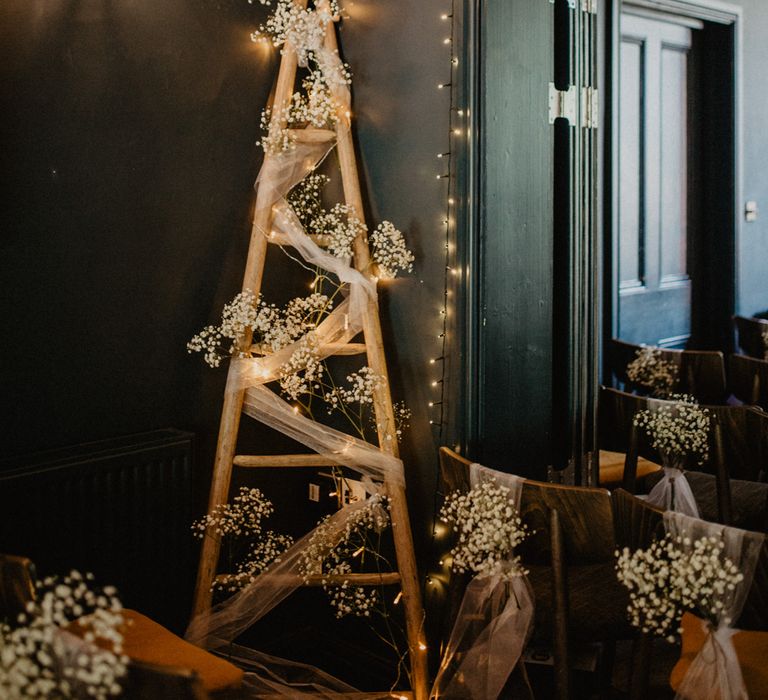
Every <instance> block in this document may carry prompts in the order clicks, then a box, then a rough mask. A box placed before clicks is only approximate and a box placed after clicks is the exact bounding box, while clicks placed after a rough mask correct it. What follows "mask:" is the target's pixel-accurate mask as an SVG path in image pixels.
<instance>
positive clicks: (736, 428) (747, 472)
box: [705, 406, 768, 481]
mask: <svg viewBox="0 0 768 700" xmlns="http://www.w3.org/2000/svg"><path fill="white" fill-rule="evenodd" d="M707 408H708V409H709V411H710V413H711V415H712V424H713V431H714V436H713V441H712V446H713V454H711V455H710V463H711V465H712V466H711V467H710V468H707V469H705V471H712V472H715V471H716V468H717V466H718V461H720V462H722V465H723V466H724V468H725V471H726V473H727V475H728V477H729V478H731V479H745V480H747V481H761V480H762V479H763V478H764V476H765V474H768V414H766V413H764V412H763V411H761V410H759V409H756V408H753V407H751V406H707ZM718 433H719V434H718Z"/></svg>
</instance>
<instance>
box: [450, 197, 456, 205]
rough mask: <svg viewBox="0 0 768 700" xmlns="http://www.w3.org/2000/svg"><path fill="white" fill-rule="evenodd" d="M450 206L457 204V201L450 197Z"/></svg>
mask: <svg viewBox="0 0 768 700" xmlns="http://www.w3.org/2000/svg"><path fill="white" fill-rule="evenodd" d="M448 204H456V200H455V199H454V198H453V197H448Z"/></svg>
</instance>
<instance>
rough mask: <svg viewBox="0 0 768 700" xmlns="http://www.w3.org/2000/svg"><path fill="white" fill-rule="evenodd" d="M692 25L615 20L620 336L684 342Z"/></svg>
mask: <svg viewBox="0 0 768 700" xmlns="http://www.w3.org/2000/svg"><path fill="white" fill-rule="evenodd" d="M690 50H691V29H690V28H689V27H685V26H680V25H678V24H674V23H671V22H665V21H663V20H657V19H649V18H646V17H642V18H641V17H635V16H632V15H630V14H623V15H622V17H621V54H620V55H621V82H620V88H619V94H620V101H619V109H620V114H619V132H620V135H619V144H620V148H619V219H618V220H619V231H618V236H617V244H618V251H619V255H618V263H619V274H618V279H619V310H618V311H619V313H618V329H617V330H618V335H619V336H620V337H621V338H623V339H625V340H628V341H630V342H637V343H640V342H642V343H652V344H658V345H664V346H668V347H677V346H683V345H684V344H685V342H686V341H687V339H688V337H689V336H690V329H691V310H690V303H691V280H690V277H689V274H688V260H687V258H688V252H687V251H688V236H689V227H688V133H687V132H688V116H687V112H688V107H687V105H688V78H687V75H688V59H689V53H690Z"/></svg>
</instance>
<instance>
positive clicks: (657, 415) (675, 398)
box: [634, 394, 710, 466]
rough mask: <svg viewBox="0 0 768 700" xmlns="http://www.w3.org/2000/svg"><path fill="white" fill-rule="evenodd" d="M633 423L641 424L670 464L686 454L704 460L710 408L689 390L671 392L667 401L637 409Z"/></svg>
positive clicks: (680, 463) (707, 445)
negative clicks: (691, 394) (640, 409)
mask: <svg viewBox="0 0 768 700" xmlns="http://www.w3.org/2000/svg"><path fill="white" fill-rule="evenodd" d="M634 423H635V425H637V426H638V427H640V428H643V430H645V432H646V433H647V434H648V436H649V437H650V438H651V444H652V445H653V447H654V449H656V450H658V451H659V454H661V456H662V458H663V459H664V461H665V462H666V463H668V465H669V466H672V465H678V466H681V465H682V464H683V463H684V462H685V461H686V458H688V457H694V458H696V460H697V463H698V464H703V463H704V461H705V460H706V459H707V457H708V456H709V426H710V415H709V409H707V408H704V407H702V406H699V403H698V401H696V399H695V398H694V397H693V396H689V395H688V394H672V395H671V396H670V397H669V401H668V402H664V403H661V404H660V405H659V406H654V407H653V408H650V409H646V410H644V411H639V412H638V413H637V414H636V415H635V418H634Z"/></svg>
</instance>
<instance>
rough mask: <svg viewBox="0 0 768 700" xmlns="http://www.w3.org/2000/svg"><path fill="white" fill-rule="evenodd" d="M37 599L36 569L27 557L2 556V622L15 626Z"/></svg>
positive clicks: (0, 570)
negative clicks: (20, 615) (29, 604)
mask: <svg viewBox="0 0 768 700" xmlns="http://www.w3.org/2000/svg"><path fill="white" fill-rule="evenodd" d="M34 599H35V569H34V566H33V565H32V562H31V561H30V560H29V559H27V558H26V557H17V556H14V555H12V554H0V622H2V621H6V622H7V623H8V624H10V625H13V624H14V623H15V622H16V620H17V618H18V616H19V614H20V613H23V612H24V610H25V609H26V607H27V603H30V602H32V601H33V600H34Z"/></svg>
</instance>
